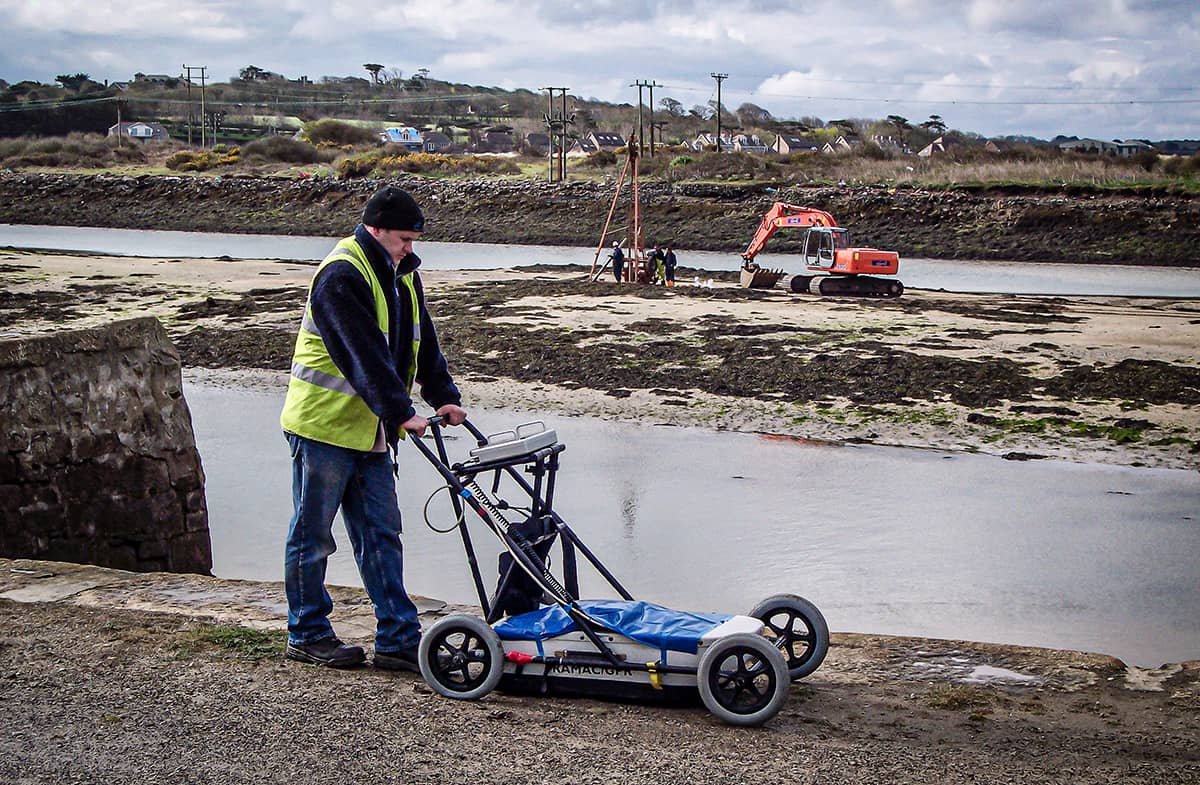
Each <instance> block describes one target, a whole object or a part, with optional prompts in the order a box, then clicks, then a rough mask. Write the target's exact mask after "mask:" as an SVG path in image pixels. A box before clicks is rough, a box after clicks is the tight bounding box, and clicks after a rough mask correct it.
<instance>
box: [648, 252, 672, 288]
mask: <svg viewBox="0 0 1200 785" xmlns="http://www.w3.org/2000/svg"><path fill="white" fill-rule="evenodd" d="M646 264H647V265H648V266H649V267H650V283H653V284H665V283H666V282H667V271H666V268H665V267H663V252H662V248H661V247H660V246H657V245H656V246H654V250H653V251H651V252H650V258H649V259H647V260H646Z"/></svg>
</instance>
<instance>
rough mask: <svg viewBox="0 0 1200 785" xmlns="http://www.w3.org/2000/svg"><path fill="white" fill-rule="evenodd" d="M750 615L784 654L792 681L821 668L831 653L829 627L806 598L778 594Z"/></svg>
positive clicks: (764, 601) (758, 606)
mask: <svg viewBox="0 0 1200 785" xmlns="http://www.w3.org/2000/svg"><path fill="white" fill-rule="evenodd" d="M750 615H751V616H753V617H754V618H756V619H761V620H762V623H763V624H765V625H767V629H766V631H764V633H763V635H764V636H766V637H767V639H769V640H771V641H772V642H774V644H775V645H776V646H777V647H778V648H779V650H780V651H781V652H783V654H784V657H785V659H786V660H787V666H788V673H790V674H791V678H792V681H795V680H797V679H802V678H804V677H805V676H807V675H809V674H810V673H812V672H813V671H815V670H816V669H817V668H819V667H820V666H821V663H822V662H824V660H825V655H826V654H827V653H828V652H829V625H828V624H826V623H825V617H824V616H822V615H821V612H820V611H819V610H817V606H815V605H813V604H812V603H811V602H809V601H808V600H806V599H804V598H803V597H799V596H797V595H795V594H776V595H775V596H774V597H768V598H767V599H765V600H763V601H762V602H760V603H759V604H758V605H756V606H754V610H752V611H750Z"/></svg>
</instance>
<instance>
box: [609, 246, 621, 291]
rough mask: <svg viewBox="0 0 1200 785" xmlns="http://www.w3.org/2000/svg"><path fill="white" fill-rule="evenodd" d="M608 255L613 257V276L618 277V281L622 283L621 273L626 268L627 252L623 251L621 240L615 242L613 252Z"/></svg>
mask: <svg viewBox="0 0 1200 785" xmlns="http://www.w3.org/2000/svg"><path fill="white" fill-rule="evenodd" d="M608 257H609V258H610V259H612V266H613V278H615V279H616V281H617V283H620V282H621V275H622V273H623V272H624V270H625V254H623V253H622V252H621V243H620V242H619V241H616V242H613V248H612V253H610V254H609V255H608Z"/></svg>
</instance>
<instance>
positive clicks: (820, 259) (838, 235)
mask: <svg viewBox="0 0 1200 785" xmlns="http://www.w3.org/2000/svg"><path fill="white" fill-rule="evenodd" d="M849 247H850V234H849V232H847V231H846V230H845V229H842V228H841V227H837V226H814V227H812V228H810V229H809V230H808V231H807V232H805V237H804V263H805V264H806V265H808V266H809V267H819V268H822V269H829V268H831V267H833V263H834V260H835V258H836V257H837V251H839V250H842V249H845V248H849Z"/></svg>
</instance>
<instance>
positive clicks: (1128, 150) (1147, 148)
mask: <svg viewBox="0 0 1200 785" xmlns="http://www.w3.org/2000/svg"><path fill="white" fill-rule="evenodd" d="M1113 144H1115V145H1116V146H1117V155H1119V156H1120V157H1122V158H1133V157H1134V156H1135V155H1137V154H1138V153H1152V152H1154V146H1153V145H1151V144H1150V143H1149V142H1143V141H1142V140H1141V139H1126V140H1125V141H1123V142H1120V141H1117V140H1115V139H1114V140H1113Z"/></svg>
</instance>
